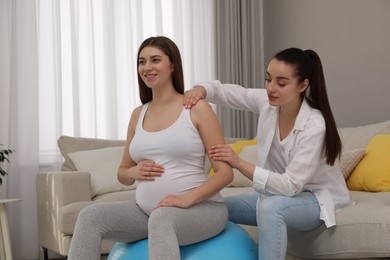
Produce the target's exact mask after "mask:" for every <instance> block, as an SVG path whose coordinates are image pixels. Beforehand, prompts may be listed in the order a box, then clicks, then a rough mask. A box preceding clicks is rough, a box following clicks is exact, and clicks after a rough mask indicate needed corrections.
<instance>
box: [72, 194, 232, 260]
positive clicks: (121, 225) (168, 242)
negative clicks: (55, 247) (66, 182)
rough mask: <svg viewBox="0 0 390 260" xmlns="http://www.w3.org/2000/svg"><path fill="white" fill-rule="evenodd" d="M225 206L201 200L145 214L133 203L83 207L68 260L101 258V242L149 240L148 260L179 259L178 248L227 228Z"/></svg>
mask: <svg viewBox="0 0 390 260" xmlns="http://www.w3.org/2000/svg"><path fill="white" fill-rule="evenodd" d="M227 218H228V211H227V208H226V206H225V204H224V203H222V202H213V201H203V202H201V203H198V204H196V205H194V206H192V207H191V208H188V209H182V208H175V207H162V208H158V209H156V210H154V211H153V212H152V214H150V216H148V215H146V214H145V213H144V212H143V211H142V210H141V208H140V207H139V206H138V205H137V204H136V203H135V201H127V202H115V203H113V202H107V203H106V202H105V203H97V204H93V205H90V206H87V207H85V208H84V209H82V210H81V211H80V213H79V216H78V217H77V222H76V227H75V230H74V234H73V237H72V243H71V246H70V249H69V255H68V259H69V260H80V259H83V260H89V259H91V260H97V259H100V247H101V241H102V239H108V240H114V241H119V242H134V241H137V240H141V239H145V238H148V248H149V249H148V250H149V251H148V253H149V259H153V260H154V259H161V260H174V259H180V250H179V245H188V244H192V243H196V242H199V241H202V240H205V239H208V238H210V237H213V236H215V235H217V234H219V233H220V232H221V231H222V230H223V229H224V228H225V225H226V222H227Z"/></svg>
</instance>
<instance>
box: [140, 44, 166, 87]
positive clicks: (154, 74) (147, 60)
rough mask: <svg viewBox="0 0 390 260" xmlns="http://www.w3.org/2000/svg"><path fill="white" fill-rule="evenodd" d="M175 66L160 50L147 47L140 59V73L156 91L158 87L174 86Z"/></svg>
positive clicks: (144, 80)
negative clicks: (173, 74) (173, 72)
mask: <svg viewBox="0 0 390 260" xmlns="http://www.w3.org/2000/svg"><path fill="white" fill-rule="evenodd" d="M172 71H173V66H172V64H171V62H170V60H169V57H168V56H167V55H166V54H165V53H164V52H163V51H162V50H160V49H159V48H157V47H153V46H147V47H145V48H143V49H142V50H141V52H140V54H139V57H138V73H139V75H140V77H141V79H142V80H143V82H145V84H146V85H147V86H148V87H149V88H151V89H154V88H156V87H158V86H167V85H169V86H172Z"/></svg>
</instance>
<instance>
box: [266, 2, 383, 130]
mask: <svg viewBox="0 0 390 260" xmlns="http://www.w3.org/2000/svg"><path fill="white" fill-rule="evenodd" d="M263 5H264V8H263V15H264V57H265V68H266V67H267V65H268V62H269V59H270V58H271V57H272V55H273V54H275V53H276V52H277V51H279V50H282V49H285V48H288V47H299V48H303V49H313V50H315V51H316V52H317V53H318V54H319V55H320V57H321V58H322V62H323V66H324V71H325V78H326V83H327V88H328V95H329V99H330V103H331V105H332V109H333V113H334V116H335V118H336V123H337V124H338V126H358V125H365V124H369V123H376V122H380V121H385V120H390V33H389V32H390V29H389V26H390V1H388V0H339V1H336V0H331V1H323V0H294V1H290V0H264V1H263Z"/></svg>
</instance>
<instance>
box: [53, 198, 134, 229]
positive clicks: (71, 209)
mask: <svg viewBox="0 0 390 260" xmlns="http://www.w3.org/2000/svg"><path fill="white" fill-rule="evenodd" d="M132 199H135V190H128V191H119V192H112V193H107V194H104V195H101V196H97V197H96V198H94V200H93V201H81V202H75V203H71V204H68V205H66V206H64V207H62V208H61V209H60V210H59V223H58V228H59V230H60V231H61V232H62V233H64V234H65V235H72V234H73V231H74V227H75V225H76V219H77V216H78V215H79V212H80V210H82V209H83V208H85V207H86V206H88V205H91V204H94V203H100V202H109V203H113V202H120V201H128V200H132Z"/></svg>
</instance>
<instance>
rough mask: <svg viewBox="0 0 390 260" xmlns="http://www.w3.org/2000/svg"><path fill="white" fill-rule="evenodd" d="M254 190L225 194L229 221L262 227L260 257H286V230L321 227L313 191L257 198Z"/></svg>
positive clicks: (260, 231)
mask: <svg viewBox="0 0 390 260" xmlns="http://www.w3.org/2000/svg"><path fill="white" fill-rule="evenodd" d="M258 198H259V195H258V194H257V193H255V192H253V193H249V194H242V195H236V196H229V197H225V202H226V205H227V207H228V209H229V220H230V221H232V222H235V223H237V224H246V225H257V226H258V228H259V260H260V259H261V260H262V259H265V260H276V259H282V260H284V259H285V257H286V250H287V230H288V229H294V230H297V231H310V230H313V229H316V228H318V227H319V226H321V224H322V223H323V221H322V220H321V219H320V207H319V205H318V201H317V198H316V197H315V196H314V194H313V193H311V192H302V193H300V194H298V195H296V196H294V197H286V196H271V197H267V198H264V199H263V200H258Z"/></svg>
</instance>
